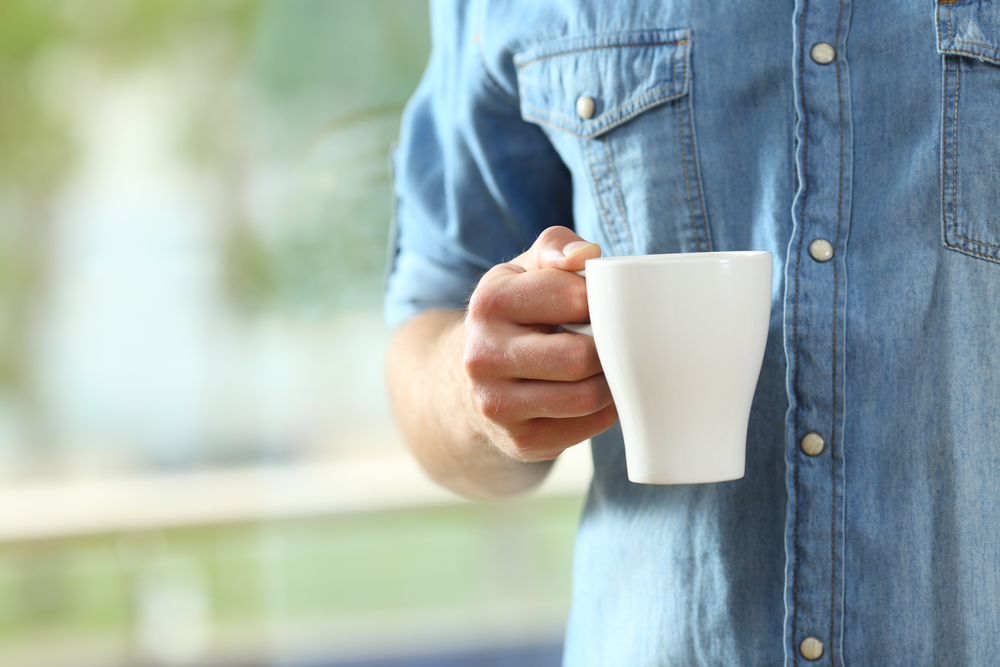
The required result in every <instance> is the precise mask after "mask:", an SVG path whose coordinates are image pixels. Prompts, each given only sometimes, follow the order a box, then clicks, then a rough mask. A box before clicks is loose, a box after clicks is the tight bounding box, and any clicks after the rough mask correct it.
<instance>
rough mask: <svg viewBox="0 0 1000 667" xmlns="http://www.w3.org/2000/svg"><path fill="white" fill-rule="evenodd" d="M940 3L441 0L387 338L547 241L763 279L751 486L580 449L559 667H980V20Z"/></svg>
mask: <svg viewBox="0 0 1000 667" xmlns="http://www.w3.org/2000/svg"><path fill="white" fill-rule="evenodd" d="M940 2H941V4H936V3H935V0H905V1H901V0H879V1H875V0H856V1H851V0H822V1H821V0H798V1H797V2H796V3H795V4H794V6H792V3H788V5H787V6H786V5H784V4H775V3H773V2H752V1H748V0H743V1H739V2H733V1H731V2H714V3H712V2H693V1H690V0H665V1H664V2H614V1H611V0H578V1H575V2H570V1H569V0H509V1H507V2H503V3H499V2H489V1H488V0H471V1H470V2H464V3H463V2H448V1H445V0H442V1H441V2H433V3H432V25H433V32H434V34H433V38H434V51H433V54H432V57H431V60H430V63H429V65H428V69H427V73H426V75H425V77H424V79H423V81H422V83H421V85H420V87H419V89H418V91H417V92H416V94H415V96H414V97H413V99H412V100H411V102H410V104H409V106H408V108H407V111H406V114H405V118H404V123H403V128H402V139H401V145H400V147H399V150H398V151H397V153H396V155H395V168H396V185H395V192H396V195H397V198H398V205H397V207H396V215H397V234H396V235H395V238H394V241H393V242H394V245H393V249H392V254H393V262H392V272H391V275H390V278H389V286H388V293H387V300H386V312H387V318H388V320H389V321H390V322H392V323H398V322H400V321H402V320H403V319H405V318H406V317H408V316H410V315H412V314H414V313H416V312H418V311H420V310H422V309H424V308H428V307H449V308H460V307H462V305H463V303H464V302H465V299H466V298H467V297H468V295H469V294H470V292H471V291H472V290H473V289H474V287H475V284H476V281H477V280H478V278H479V277H480V276H481V274H482V273H483V272H484V271H486V270H487V269H488V268H490V267H491V266H492V265H493V264H495V263H497V262H500V261H504V260H507V259H510V258H512V257H514V256H516V255H518V254H519V253H520V252H522V251H523V250H524V249H525V248H527V247H528V246H530V245H531V243H532V242H533V240H534V239H535V237H536V236H537V234H538V233H539V232H540V231H541V230H542V229H544V228H546V227H548V226H550V225H556V224H562V225H567V226H572V227H574V228H575V229H576V230H577V232H578V233H579V234H580V235H581V236H583V237H584V238H586V239H588V240H591V241H595V242H597V243H599V244H600V245H601V246H602V248H603V251H604V253H605V254H606V255H622V254H644V253H666V252H699V251H707V250H746V249H754V250H768V251H770V252H771V253H773V254H774V258H775V272H774V275H775V279H774V286H773V304H772V318H771V326H770V335H769V340H768V345H767V351H766V356H765V360H764V366H763V370H762V372H761V376H760V381H759V384H758V387H757V392H756V396H755V399H754V407H753V411H752V415H751V420H750V427H749V433H748V442H747V467H746V476H745V477H744V478H743V479H741V480H737V481H733V482H725V483H718V484H703V485H690V486H648V485H639V484H632V483H630V482H629V481H627V478H626V474H625V464H624V453H623V449H622V442H621V435H620V431H619V430H618V429H617V428H613V429H612V430H610V431H609V432H607V433H604V434H603V435H601V436H599V437H597V438H595V439H594V441H593V456H594V470H595V473H594V480H593V484H592V487H591V490H590V493H589V496H588V500H587V504H586V509H585V511H584V515H583V517H582V520H581V523H580V528H579V533H578V539H577V549H576V556H575V562H574V583H573V585H574V591H573V605H572V611H571V615H570V620H569V627H568V631H567V637H566V648H565V664H566V665H570V666H577V665H594V666H598V665H600V666H603V667H607V666H615V665H628V666H630V667H636V666H645V665H727V666H743V665H746V666H751V665H752V666H754V667H760V666H761V665H786V666H790V665H801V666H805V665H868V666H878V667H887V666H890V665H900V666H903V665H905V666H906V667H914V666H917V665H940V666H942V667H945V666H947V667H954V666H956V665H963V666H968V665H996V664H998V661H1000V657H998V656H1000V3H993V2H989V1H988V0H981V1H980V0H940ZM817 45H818V46H817ZM584 97H586V98H589V100H592V102H593V105H592V109H591V105H590V102H588V101H587V100H585V99H583V98H584ZM581 100H583V101H581ZM654 302H655V297H654ZM654 307H655V306H654ZM664 409H669V406H664ZM817 656H818V657H817Z"/></svg>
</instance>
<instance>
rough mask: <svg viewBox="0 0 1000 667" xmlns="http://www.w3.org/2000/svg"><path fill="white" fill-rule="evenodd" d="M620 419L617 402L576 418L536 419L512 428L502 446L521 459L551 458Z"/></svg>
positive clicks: (540, 459)
mask: <svg viewBox="0 0 1000 667" xmlns="http://www.w3.org/2000/svg"><path fill="white" fill-rule="evenodd" d="M616 421H618V411H617V410H616V408H615V406H614V404H612V405H609V406H607V407H606V408H603V409H602V410H598V411H597V412H595V413H593V414H590V415H587V416H585V417H577V418H575V419H556V418H548V417H543V418H539V419H532V420H530V421H528V422H524V423H522V424H519V425H518V427H517V428H515V429H512V430H511V431H510V432H509V434H508V437H507V439H506V440H503V441H501V442H502V443H506V444H504V445H501V446H502V448H503V451H504V453H505V454H507V456H509V457H511V458H514V459H517V460H519V461H548V460H551V459H554V458H556V457H557V456H559V454H561V453H562V452H563V451H564V450H566V449H567V448H568V447H572V446H573V445H576V444H578V443H581V442H583V441H584V440H586V439H587V438H591V437H593V436H595V435H598V434H599V433H603V432H604V431H607V430H608V429H609V428H611V427H612V426H614V423H615V422H616Z"/></svg>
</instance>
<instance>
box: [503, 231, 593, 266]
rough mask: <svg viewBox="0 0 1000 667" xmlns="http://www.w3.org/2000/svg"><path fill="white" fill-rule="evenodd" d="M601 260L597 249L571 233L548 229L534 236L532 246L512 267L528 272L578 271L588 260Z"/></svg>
mask: <svg viewBox="0 0 1000 667" xmlns="http://www.w3.org/2000/svg"><path fill="white" fill-rule="evenodd" d="M600 256H601V246H599V245H597V244H596V243H591V242H589V241H585V240H583V239H582V238H581V237H580V236H578V235H577V234H576V232H574V231H573V230H572V229H568V228H566V227H549V228H548V229H546V230H545V231H544V232H542V233H541V234H539V235H538V238H537V239H536V240H535V243H534V244H533V245H532V246H531V248H529V249H528V250H527V252H525V253H524V254H523V255H521V256H520V257H518V258H517V259H515V260H514V261H513V262H512V263H514V264H517V265H519V266H521V267H523V268H524V269H527V270H528V271H533V270H535V269H562V270H563V271H582V270H583V268H584V263H585V262H586V261H587V260H588V259H594V258H596V257H600Z"/></svg>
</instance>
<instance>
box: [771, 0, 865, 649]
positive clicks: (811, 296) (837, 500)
mask: <svg viewBox="0 0 1000 667" xmlns="http://www.w3.org/2000/svg"><path fill="white" fill-rule="evenodd" d="M849 20H850V5H849V0H847V1H846V2H843V3H841V2H839V1H838V2H821V1H819V0H813V2H808V3H807V2H805V0H799V2H798V3H797V7H796V14H795V22H794V26H795V30H796V34H795V43H796V48H797V54H796V55H797V57H796V59H795V67H796V71H795V82H796V111H797V117H798V121H797V125H796V139H797V146H796V168H797V169H798V173H799V189H798V192H797V193H796V198H795V202H794V206H793V216H794V221H795V235H794V236H793V242H792V245H791V246H790V247H789V256H790V257H793V258H795V259H794V262H795V263H794V266H789V267H788V273H787V280H788V282H789V285H790V287H793V288H794V289H792V290H790V292H791V294H790V297H789V298H790V302H788V303H787V304H786V313H790V317H789V318H786V329H785V331H786V337H787V338H786V341H787V342H786V350H788V351H789V354H790V355H791V356H790V357H789V366H790V368H791V369H792V373H791V378H790V384H789V391H790V393H789V400H790V401H791V402H792V404H793V409H792V410H791V411H790V412H789V422H788V424H787V428H788V431H787V435H786V437H787V461H788V465H789V467H790V469H791V470H792V474H791V475H790V476H789V488H788V491H789V496H790V498H794V502H792V503H790V505H789V507H790V514H789V516H788V518H787V522H786V541H787V542H786V543H787V544H788V545H789V547H790V549H789V552H790V558H789V563H788V567H787V569H786V574H787V579H786V585H787V588H786V601H787V603H788V604H789V605H790V606H791V608H792V613H791V614H789V616H788V625H787V626H786V638H787V639H788V640H789V642H790V645H789V649H790V650H789V651H788V652H787V653H786V656H787V659H788V665H795V664H803V661H805V660H808V661H810V662H812V661H816V664H823V665H828V664H837V663H838V660H839V659H838V657H837V655H835V654H837V652H838V646H839V642H840V640H839V637H840V634H841V632H842V619H843V583H842V570H843V566H842V559H843V516H844V514H843V490H844V486H843V474H844V465H843V454H842V449H841V446H840V444H839V443H840V439H841V438H842V431H843V429H842V427H841V424H840V422H841V420H842V403H843V391H842V389H841V387H842V385H843V359H844V353H843V344H844V336H843V333H842V329H843V320H844V317H845V307H846V306H845V300H844V297H845V290H844V286H843V280H844V277H845V276H844V271H845V268H846V262H845V257H844V253H845V246H844V242H845V240H846V238H847V229H848V227H849V212H850V210H851V209H850V205H849V202H850V163H851V162H850V161H851V155H850V153H849V151H850V148H851V146H852V143H851V141H850V104H849V99H846V98H845V95H846V94H847V93H846V91H849V90H850V86H849V82H848V81H847V79H846V75H847V59H846V55H847V54H846V53H845V52H843V48H844V47H843V44H842V43H841V39H842V37H843V35H844V34H846V26H847V25H848V24H849ZM838 49H840V52H839V53H838Z"/></svg>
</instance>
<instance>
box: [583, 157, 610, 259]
mask: <svg viewBox="0 0 1000 667" xmlns="http://www.w3.org/2000/svg"><path fill="white" fill-rule="evenodd" d="M584 143H586V144H587V163H588V164H589V165H590V180H591V182H593V184H594V194H595V195H596V196H597V203H598V204H599V205H600V207H601V213H602V214H603V215H602V217H603V218H604V232H605V233H606V234H607V235H608V238H609V239H610V240H614V234H613V233H612V232H613V231H614V226H613V225H612V223H611V215H610V214H609V213H608V209H607V207H606V206H605V205H604V197H603V196H602V195H601V186H600V185H599V184H598V182H597V170H596V169H594V154H593V152H592V151H591V150H590V144H591V142H590V141H586V142H584Z"/></svg>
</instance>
